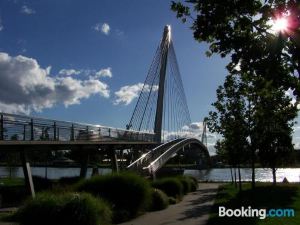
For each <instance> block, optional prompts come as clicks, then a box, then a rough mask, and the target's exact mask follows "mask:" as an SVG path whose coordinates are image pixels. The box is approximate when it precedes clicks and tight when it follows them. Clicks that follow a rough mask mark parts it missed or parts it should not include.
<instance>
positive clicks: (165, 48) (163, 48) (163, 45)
mask: <svg viewBox="0 0 300 225" xmlns="http://www.w3.org/2000/svg"><path fill="white" fill-rule="evenodd" d="M167 47H168V46H167V45H166V42H165V43H163V44H162V45H160V48H162V49H161V51H160V57H159V58H160V63H159V64H158V65H160V66H156V71H157V68H160V67H161V66H162V65H161V58H162V56H163V55H164V54H165V51H167ZM155 77H156V76H155ZM152 86H153V85H152ZM148 99H149V98H148ZM147 107H148V101H147V102H146V105H144V112H143V115H142V118H141V122H140V126H139V129H140V127H141V124H143V123H144V121H143V118H144V115H145V110H147Z"/></svg>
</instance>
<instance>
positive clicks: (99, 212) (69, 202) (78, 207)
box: [59, 193, 112, 225]
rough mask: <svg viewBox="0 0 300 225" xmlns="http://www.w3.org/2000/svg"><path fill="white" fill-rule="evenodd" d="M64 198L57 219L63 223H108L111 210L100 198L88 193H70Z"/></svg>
mask: <svg viewBox="0 0 300 225" xmlns="http://www.w3.org/2000/svg"><path fill="white" fill-rule="evenodd" d="M65 198H66V200H65V201H66V203H65V204H64V206H63V208H62V210H61V212H60V216H59V220H60V223H61V224H63V225H82V224H84V225H96V224H110V222H111V216H112V212H111V210H110V208H109V206H108V205H107V203H105V202H103V201H102V200H100V199H97V198H95V197H93V196H91V195H90V194H86V193H83V194H72V195H70V196H69V197H65Z"/></svg>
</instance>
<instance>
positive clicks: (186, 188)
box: [177, 176, 193, 194]
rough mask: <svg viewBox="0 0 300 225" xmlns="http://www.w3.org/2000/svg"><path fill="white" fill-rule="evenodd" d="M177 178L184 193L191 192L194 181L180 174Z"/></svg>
mask: <svg viewBox="0 0 300 225" xmlns="http://www.w3.org/2000/svg"><path fill="white" fill-rule="evenodd" d="M177 179H178V180H179V182H180V183H181V184H182V187H183V189H182V190H183V194H187V193H189V192H190V191H191V186H192V182H193V181H192V180H191V179H189V178H187V177H185V176H179V177H177Z"/></svg>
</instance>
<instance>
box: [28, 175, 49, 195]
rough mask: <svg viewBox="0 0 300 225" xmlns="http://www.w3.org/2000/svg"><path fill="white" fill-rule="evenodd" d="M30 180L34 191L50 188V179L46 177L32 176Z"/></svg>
mask: <svg viewBox="0 0 300 225" xmlns="http://www.w3.org/2000/svg"><path fill="white" fill-rule="evenodd" d="M32 181H33V184H34V188H35V191H42V190H47V189H51V188H52V181H51V180H49V179H47V178H44V177H40V176H32Z"/></svg>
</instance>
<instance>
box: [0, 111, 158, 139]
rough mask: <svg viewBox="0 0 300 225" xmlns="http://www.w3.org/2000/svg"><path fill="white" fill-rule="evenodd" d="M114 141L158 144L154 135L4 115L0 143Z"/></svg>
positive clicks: (0, 129)
mask: <svg viewBox="0 0 300 225" xmlns="http://www.w3.org/2000/svg"><path fill="white" fill-rule="evenodd" d="M104 137H105V138H106V140H105V141H107V138H108V139H110V140H118V139H120V140H130V141H147V142H153V141H154V133H148V132H141V131H133V130H125V129H119V128H113V127H106V126H101V125H91V124H86V123H77V122H76V123H73V122H69V121H61V120H53V119H45V118H39V117H30V116H26V115H15V114H9V113H0V140H2V141H7V140H14V141H26V140H35V141H36V140H41V141H42V140H50V141H51V140H60V141H76V140H80V141H84V140H87V141H91V140H92V141H101V139H103V138H104Z"/></svg>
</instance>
